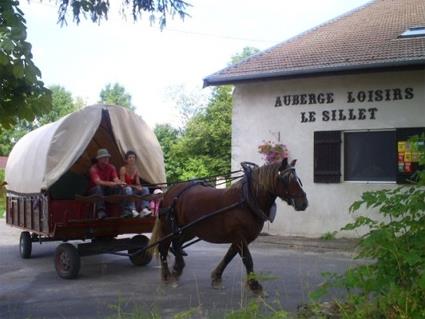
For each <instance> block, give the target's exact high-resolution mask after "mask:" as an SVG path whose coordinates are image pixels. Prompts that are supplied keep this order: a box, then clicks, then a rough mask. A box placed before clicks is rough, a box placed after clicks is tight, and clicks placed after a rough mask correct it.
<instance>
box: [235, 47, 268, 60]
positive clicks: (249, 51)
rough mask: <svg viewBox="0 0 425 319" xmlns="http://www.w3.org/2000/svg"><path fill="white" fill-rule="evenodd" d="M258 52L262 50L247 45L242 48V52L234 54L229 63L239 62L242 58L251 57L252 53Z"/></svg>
mask: <svg viewBox="0 0 425 319" xmlns="http://www.w3.org/2000/svg"><path fill="white" fill-rule="evenodd" d="M258 52H260V50H259V49H257V48H254V47H245V48H243V49H242V52H240V53H237V54H235V55H234V56H232V58H231V59H230V63H229V64H235V63H239V62H241V61H242V60H245V59H247V58H249V57H250V56H251V55H254V54H257V53H258Z"/></svg>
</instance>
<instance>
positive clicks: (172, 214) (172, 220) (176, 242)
mask: <svg viewBox="0 0 425 319" xmlns="http://www.w3.org/2000/svg"><path fill="white" fill-rule="evenodd" d="M197 185H202V186H209V185H208V184H207V183H205V182H204V181H199V180H198V181H192V182H190V184H189V185H187V186H186V187H185V188H183V189H182V190H181V191H180V192H179V193H178V194H177V195H176V196H175V197H174V199H173V203H172V204H171V207H169V208H168V209H167V211H166V215H165V216H166V218H167V221H168V224H169V225H170V227H171V232H172V233H173V234H174V238H173V240H172V242H171V243H172V245H173V249H174V251H176V252H177V251H180V250H181V245H182V244H181V243H180V237H181V236H182V234H183V228H181V227H180V226H179V224H178V222H177V216H176V205H177V202H178V200H179V199H180V197H181V196H182V195H183V194H184V193H186V192H187V191H188V190H189V189H191V188H192V187H194V186H197Z"/></svg>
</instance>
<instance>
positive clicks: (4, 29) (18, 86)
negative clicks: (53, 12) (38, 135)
mask: <svg viewBox="0 0 425 319" xmlns="http://www.w3.org/2000/svg"><path fill="white" fill-rule="evenodd" d="M26 37H27V33H26V26H25V19H24V17H23V12H22V11H21V10H20V9H19V8H18V2H17V1H4V0H3V1H1V2H0V131H2V130H3V129H8V128H11V126H13V125H14V124H16V123H17V122H18V119H26V120H27V121H32V120H33V119H34V118H35V116H36V115H39V114H42V113H43V112H47V111H49V110H50V108H51V102H52V100H51V92H50V91H49V90H48V89H47V88H45V87H44V83H43V82H42V81H41V72H40V70H39V69H38V68H37V67H36V66H35V65H34V63H33V62H32V53H31V44H30V43H28V42H27V41H25V40H26Z"/></svg>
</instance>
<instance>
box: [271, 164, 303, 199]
mask: <svg viewBox="0 0 425 319" xmlns="http://www.w3.org/2000/svg"><path fill="white" fill-rule="evenodd" d="M277 174H278V179H279V180H280V181H281V182H282V183H283V185H285V191H284V200H285V201H286V202H287V203H288V205H292V206H295V198H296V197H295V196H291V195H290V194H289V182H290V180H291V176H293V178H295V179H296V180H297V181H298V183H299V184H300V186H301V187H302V186H303V184H302V182H301V180H300V178H299V177H298V176H297V173H296V171H295V167H293V166H289V167H287V168H285V169H284V170H283V171H280V170H279V171H278V173H277ZM300 197H301V196H300Z"/></svg>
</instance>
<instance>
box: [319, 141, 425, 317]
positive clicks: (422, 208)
mask: <svg viewBox="0 0 425 319" xmlns="http://www.w3.org/2000/svg"><path fill="white" fill-rule="evenodd" d="M411 145H415V146H416V148H417V149H416V150H415V151H417V152H418V153H419V154H421V155H420V165H421V166H420V167H422V168H424V167H425V146H424V145H425V136H424V135H422V137H416V138H414V139H413V140H411ZM424 187H425V172H424V171H423V170H422V171H420V172H419V173H417V176H416V181H415V182H412V185H409V186H402V187H397V188H395V189H384V190H379V191H373V192H365V193H363V194H362V197H361V199H360V200H359V201H356V202H355V203H353V205H352V206H351V208H350V210H351V212H352V213H355V212H357V211H358V210H359V209H360V208H361V207H362V206H365V207H366V208H377V209H378V210H379V214H380V218H377V219H374V218H371V217H370V216H365V215H359V216H356V217H355V220H354V222H353V223H349V224H347V225H346V226H345V227H344V228H343V230H357V229H362V228H366V229H367V230H368V232H367V233H366V235H364V236H363V237H362V238H361V240H360V243H359V250H358V256H357V257H358V258H367V259H369V260H370V261H371V262H369V263H366V264H364V265H360V266H356V267H354V268H351V269H349V270H348V271H347V272H345V273H344V274H342V275H338V274H330V275H329V277H330V278H329V280H328V282H327V283H326V285H325V286H324V288H325V289H324V291H326V290H327V288H329V287H342V288H345V289H347V291H348V293H347V298H346V300H345V302H341V303H338V304H339V312H340V313H341V316H340V317H341V318H365V319H366V318H425V253H424V247H425V188H424Z"/></svg>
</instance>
